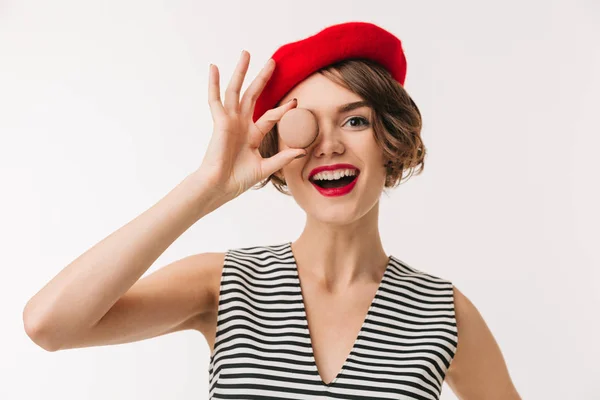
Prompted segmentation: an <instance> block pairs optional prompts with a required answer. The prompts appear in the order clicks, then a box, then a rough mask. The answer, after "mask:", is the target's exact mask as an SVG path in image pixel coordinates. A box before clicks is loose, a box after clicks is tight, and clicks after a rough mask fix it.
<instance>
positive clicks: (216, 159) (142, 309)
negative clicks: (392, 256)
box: [23, 51, 520, 400]
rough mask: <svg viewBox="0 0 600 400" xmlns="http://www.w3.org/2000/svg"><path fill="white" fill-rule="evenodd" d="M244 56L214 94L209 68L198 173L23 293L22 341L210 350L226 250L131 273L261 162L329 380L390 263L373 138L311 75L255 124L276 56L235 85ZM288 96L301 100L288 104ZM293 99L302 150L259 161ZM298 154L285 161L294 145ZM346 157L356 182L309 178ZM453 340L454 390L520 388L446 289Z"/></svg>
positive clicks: (513, 395) (238, 190)
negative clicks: (291, 225)
mask: <svg viewBox="0 0 600 400" xmlns="http://www.w3.org/2000/svg"><path fill="white" fill-rule="evenodd" d="M248 64H249V54H248V53H247V52H245V51H244V52H242V55H241V59H240V62H239V63H238V65H237V67H236V70H235V72H234V76H233V77H232V80H231V81H230V83H229V85H228V87H227V90H226V92H225V99H224V102H221V99H220V87H219V74H218V69H217V67H216V66H211V68H210V81H209V105H210V108H211V113H212V117H213V122H214V123H215V127H214V130H213V135H212V137H211V141H210V143H209V148H208V149H207V152H206V155H205V157H204V159H203V161H202V164H201V166H200V167H199V168H198V170H196V171H194V172H193V173H191V174H190V175H189V176H187V177H186V178H185V179H184V180H183V181H182V182H181V183H180V184H179V185H178V186H177V187H176V188H174V189H173V190H172V191H171V192H169V193H168V194H167V195H166V196H165V197H164V198H163V199H161V200H160V201H159V202H158V203H157V204H155V205H154V206H153V207H151V208H150V209H149V210H147V211H145V212H144V213H142V214H141V215H139V216H138V217H137V218H135V219H134V220H132V221H131V222H129V223H128V224H126V225H124V226H123V227H121V228H120V229H119V230H117V231H115V232H114V233H113V234H111V235H109V236H108V237H106V238H105V239H103V240H102V241H100V242H99V243H98V244H96V245H95V246H94V247H92V248H91V249H89V250H88V251H87V252H85V253H83V254H82V255H81V256H80V257H78V258H77V259H75V260H74V261H73V262H72V263H71V264H69V265H68V266H67V267H65V268H64V269H63V270H62V271H60V273H59V274H58V275H56V276H55V277H54V278H53V279H52V280H51V281H50V282H49V283H48V284H47V285H46V286H44V287H43V288H42V289H41V290H40V291H39V292H38V293H37V294H36V295H35V296H33V297H32V298H31V300H30V301H29V302H28V303H27V305H26V307H25V309H24V312H23V321H24V325H25V330H26V332H27V334H28V335H29V336H30V338H31V339H32V340H33V341H34V342H35V343H37V344H38V345H39V346H41V347H43V348H44V349H46V350H48V351H57V350H65V349H71V348H80V347H90V346H102V345H110V344H117V343H129V342H134V341H139V340H144V339H148V338H152V337H156V336H160V335H165V334H168V333H173V332H177V331H181V330H187V329H192V330H196V331H198V332H200V333H202V335H203V336H204V337H205V339H206V341H207V343H208V346H209V349H210V352H211V354H212V352H213V351H214V342H215V332H216V323H217V319H216V318H217V304H218V295H219V284H220V277H221V271H222V266H223V261H224V256H225V254H224V253H202V254H196V255H192V256H189V257H186V258H183V259H181V260H178V261H175V262H173V263H171V264H169V265H166V266H164V267H163V268H161V269H159V270H157V271H155V272H154V273H152V274H150V275H148V276H146V277H144V278H142V279H140V277H141V276H142V275H143V274H144V272H146V271H147V270H148V268H149V267H150V266H151V265H152V264H153V263H154V261H155V260H156V259H157V258H158V257H159V256H160V255H161V254H162V253H163V252H164V251H165V250H166V249H167V248H168V247H169V246H170V245H171V244H172V243H173V242H174V241H175V240H176V239H177V238H178V237H179V236H180V235H181V234H182V233H183V232H185V231H186V230H187V229H188V228H189V227H190V226H191V225H193V224H194V223H196V222H197V221H198V220H200V219H202V217H203V216H205V215H207V214H208V213H210V212H212V211H214V210H215V209H217V208H218V207H220V206H221V205H223V204H225V203H227V202H228V201H231V200H233V199H235V198H237V197H239V196H240V195H241V194H242V193H244V192H245V191H246V190H248V189H249V188H250V187H252V186H254V184H256V183H258V182H259V181H261V180H262V179H264V178H266V177H267V176H269V175H270V174H272V173H277V174H279V175H280V176H281V177H284V178H285V180H286V182H287V184H288V187H289V189H290V191H291V192H292V194H293V197H294V200H295V201H296V202H297V203H298V204H299V205H300V207H302V208H303V209H304V211H305V212H306V217H307V220H306V225H305V228H304V231H303V232H302V234H301V235H300V237H299V238H298V239H297V240H296V241H295V242H294V243H292V251H293V253H294V256H295V258H296V261H297V265H298V272H299V276H300V281H301V287H302V293H303V298H304V303H305V308H306V312H307V320H308V325H309V330H310V337H311V343H312V347H313V353H314V355H315V361H316V364H317V368H318V371H319V374H320V376H321V379H322V380H323V381H324V382H330V381H332V380H333V379H334V378H335V376H336V375H337V373H338V372H339V370H340V368H341V366H342V364H343V362H344V361H345V360H346V358H347V357H348V353H349V352H350V350H351V348H352V346H353V344H354V342H355V340H356V336H357V334H358V332H359V329H360V327H361V325H362V323H363V321H364V319H365V315H366V313H367V309H368V307H369V305H370V304H371V301H372V299H373V296H374V294H375V291H376V290H377V287H378V285H379V282H380V280H381V277H382V274H383V271H384V269H385V267H386V265H387V261H388V255H387V254H386V253H385V251H384V249H383V246H382V244H381V240H380V236H379V232H378V218H379V197H380V195H381V192H382V189H383V185H384V182H385V168H384V167H383V158H382V153H381V151H380V149H379V148H378V146H377V144H376V142H375V141H374V138H373V132H372V127H371V126H370V125H369V124H366V125H359V126H358V127H357V126H356V125H354V126H352V124H350V123H349V122H350V120H354V122H357V120H356V118H357V117H362V118H365V119H366V120H369V119H370V118H371V112H372V111H371V110H370V108H369V107H361V108H358V109H355V110H351V111H347V112H345V113H343V114H340V113H337V111H336V109H337V107H338V106H341V105H343V104H347V103H350V102H355V101H358V100H361V99H360V98H359V97H358V96H357V95H356V94H354V93H352V92H350V91H348V90H347V89H345V88H344V87H342V86H339V85H337V84H336V83H334V82H332V81H330V80H329V79H327V78H325V77H324V76H322V75H319V74H314V75H311V76H310V77H308V78H306V79H305V80H304V81H302V82H301V83H300V84H299V85H297V86H296V87H295V88H293V89H292V90H291V91H290V92H289V93H288V94H287V95H286V97H285V98H284V99H282V102H281V104H282V105H281V106H280V107H277V108H275V109H273V110H269V111H268V112H267V113H265V115H264V116H262V117H261V118H260V119H259V120H258V121H257V122H256V124H255V123H254V122H252V114H253V110H254V105H255V101H256V98H257V97H258V95H259V94H260V92H261V91H262V89H263V88H264V85H265V84H266V82H267V81H268V79H269V78H270V76H271V74H272V72H273V69H274V67H275V65H274V62H273V61H272V60H270V62H268V63H267V65H265V67H264V68H263V70H262V71H261V72H260V74H259V75H258V77H257V78H256V79H255V80H254V81H253V82H252V84H251V85H250V87H249V88H248V90H247V91H246V92H245V93H244V95H243V97H242V99H241V101H240V99H239V95H240V90H241V87H242V83H243V80H244V78H245V74H246V71H247V69H248ZM294 97H296V98H298V103H294V102H291V103H289V102H287V101H288V100H289V99H291V98H294ZM298 104H301V105H302V107H305V108H309V109H311V111H313V113H314V114H315V115H316V116H317V119H318V120H319V126H320V134H319V136H318V138H317V140H315V141H314V142H313V143H312V144H311V145H310V146H309V147H308V148H307V149H306V151H304V150H299V149H291V148H287V147H286V146H285V145H284V144H283V143H281V142H280V149H281V150H280V151H279V153H278V154H277V155H275V156H273V157H271V158H269V159H262V157H261V156H260V154H259V152H258V145H259V144H260V142H261V140H262V138H263V137H264V134H265V133H266V132H268V131H269V130H270V129H271V128H272V127H273V125H274V124H275V123H277V121H279V120H280V119H281V117H282V116H283V114H284V113H285V112H286V111H288V110H290V109H292V108H293V107H296V106H297V105H298ZM304 153H306V154H307V157H304V158H300V159H295V157H296V156H297V155H298V154H304ZM338 162H340V163H342V162H348V163H351V164H353V165H355V166H357V167H358V168H359V169H360V170H361V177H360V179H359V181H358V183H357V185H356V186H355V188H354V190H353V191H352V192H351V193H350V194H349V195H346V196H341V197H339V198H325V197H323V196H321V195H320V194H318V192H316V191H315V190H314V188H313V187H312V184H311V183H310V182H309V181H308V179H307V177H308V173H309V172H310V171H311V170H312V168H314V167H315V166H319V165H326V164H334V163H338ZM454 295H455V309H456V318H457V325H458V336H459V345H458V350H457V352H456V355H455V357H454V360H453V362H452V364H451V366H450V368H449V370H448V372H447V382H448V384H449V386H450V387H451V388H452V390H453V391H454V392H455V393H456V394H457V396H459V398H460V399H462V400H464V399H467V400H470V399H490V400H494V399H508V400H515V399H520V397H519V395H518V394H517V392H516V390H515V388H514V385H513V384H512V381H511V379H510V376H509V374H508V371H507V368H506V364H505V362H504V360H503V358H502V354H501V352H500V349H499V347H498V345H497V343H496V342H495V340H494V337H493V335H492V334H491V332H490V331H489V329H488V328H487V326H486V324H485V322H484V321H483V318H482V317H481V315H480V314H479V312H478V311H477V309H476V308H475V306H474V305H473V304H472V303H471V302H470V301H469V300H468V299H467V298H466V297H465V296H464V295H463V294H462V293H461V292H460V291H459V290H458V289H457V288H456V287H455V288H454Z"/></svg>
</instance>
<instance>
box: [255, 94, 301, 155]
mask: <svg viewBox="0 0 600 400" xmlns="http://www.w3.org/2000/svg"><path fill="white" fill-rule="evenodd" d="M297 105H298V102H297V101H295V99H292V100H290V101H288V102H287V103H284V104H282V105H280V106H279V107H277V108H272V109H270V110H268V111H267V112H266V113H264V114H263V115H262V117H260V118H259V119H258V120H257V121H256V123H255V125H256V127H257V128H258V129H257V131H255V132H252V133H251V134H250V138H249V140H250V143H251V144H256V143H258V144H256V146H258V145H259V144H260V142H262V140H263V138H264V137H265V136H266V134H267V133H269V131H270V130H271V129H273V127H274V126H275V124H276V123H277V122H279V121H280V120H281V118H282V117H283V115H284V114H285V113H286V112H288V111H289V110H291V109H292V108H294V107H296V106H297Z"/></svg>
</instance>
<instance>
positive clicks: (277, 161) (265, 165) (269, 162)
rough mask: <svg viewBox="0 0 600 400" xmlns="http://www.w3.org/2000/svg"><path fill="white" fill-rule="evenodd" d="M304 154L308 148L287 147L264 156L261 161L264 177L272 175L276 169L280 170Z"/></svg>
mask: <svg viewBox="0 0 600 400" xmlns="http://www.w3.org/2000/svg"><path fill="white" fill-rule="evenodd" d="M303 154H304V155H306V150H303V149H285V150H281V151H280V152H279V153H277V154H275V155H273V156H271V157H269V158H263V160H262V162H261V171H262V173H263V178H262V179H264V178H266V177H267V176H269V175H271V174H272V173H274V172H275V171H279V170H280V169H281V168H283V167H284V166H286V165H287V164H289V163H290V162H292V161H293V160H294V159H295V158H296V157H298V156H300V155H303Z"/></svg>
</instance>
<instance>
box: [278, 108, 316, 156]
mask: <svg viewBox="0 0 600 400" xmlns="http://www.w3.org/2000/svg"><path fill="white" fill-rule="evenodd" d="M278 131H279V135H280V136H281V140H282V141H283V142H284V143H285V144H286V145H287V146H288V147H293V148H302V149H304V148H307V147H308V146H310V145H311V144H313V142H314V141H315V140H316V139H317V135H318V134H319V126H318V124H317V119H316V118H315V115H314V114H313V113H312V112H311V111H310V110H307V109H306V108H297V107H296V108H292V109H291V110H289V111H287V112H286V113H285V114H283V117H281V119H280V120H279V122H278Z"/></svg>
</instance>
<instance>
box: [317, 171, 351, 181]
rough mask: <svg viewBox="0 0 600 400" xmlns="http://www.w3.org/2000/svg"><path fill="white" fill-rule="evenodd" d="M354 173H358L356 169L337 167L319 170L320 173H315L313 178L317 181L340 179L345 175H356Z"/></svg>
mask: <svg viewBox="0 0 600 400" xmlns="http://www.w3.org/2000/svg"><path fill="white" fill-rule="evenodd" d="M354 175H356V170H355V169H337V170H335V171H323V172H319V173H318V174H315V175H313V177H312V179H313V180H316V181H319V180H328V181H332V180H336V179H340V178H341V177H344V176H354Z"/></svg>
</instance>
